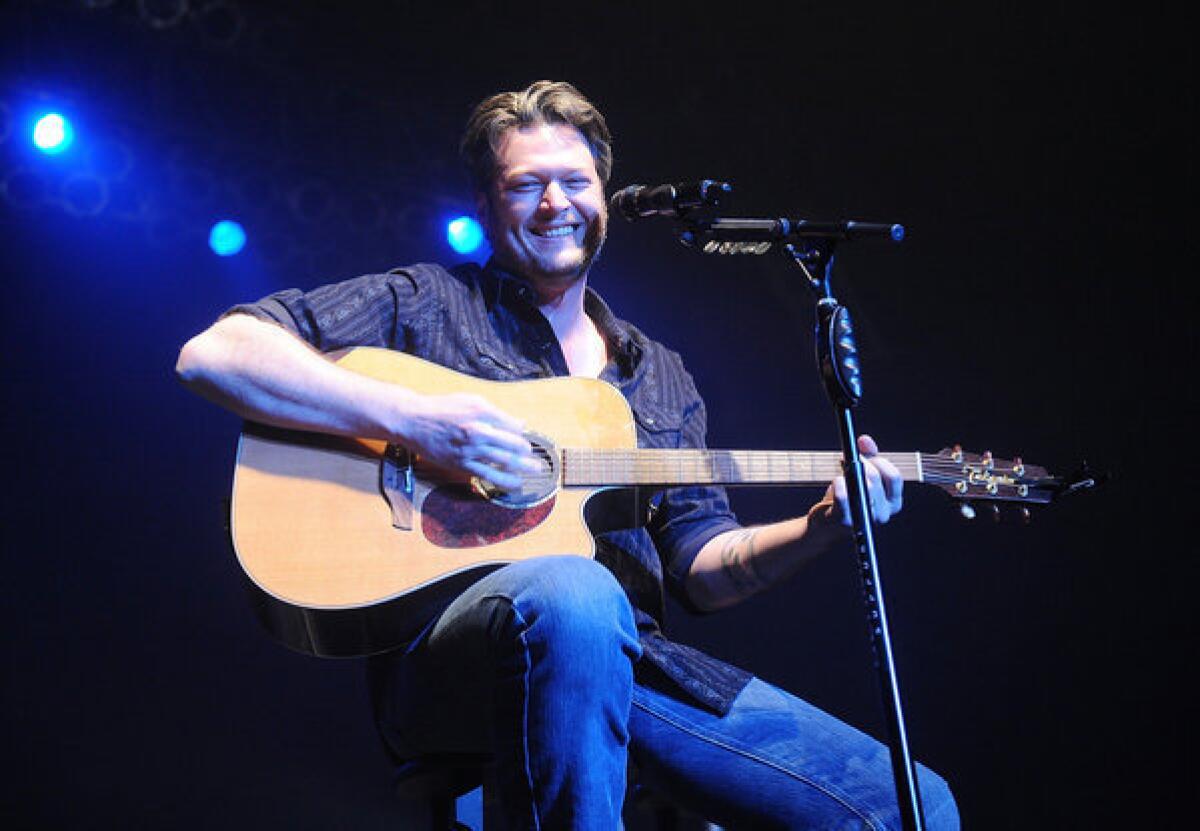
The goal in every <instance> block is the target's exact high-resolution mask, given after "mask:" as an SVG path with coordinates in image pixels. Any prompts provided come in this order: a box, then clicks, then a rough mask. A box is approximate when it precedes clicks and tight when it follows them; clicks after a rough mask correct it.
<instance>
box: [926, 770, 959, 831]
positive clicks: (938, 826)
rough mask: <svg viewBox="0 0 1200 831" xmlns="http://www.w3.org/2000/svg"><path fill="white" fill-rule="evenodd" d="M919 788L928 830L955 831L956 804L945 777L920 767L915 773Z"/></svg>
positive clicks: (956, 818) (957, 819)
mask: <svg viewBox="0 0 1200 831" xmlns="http://www.w3.org/2000/svg"><path fill="white" fill-rule="evenodd" d="M917 776H918V778H917V782H918V785H919V787H920V790H921V808H922V811H923V813H924V814H925V824H926V826H927V827H928V828H929V829H930V831H957V829H958V827H959V818H958V804H957V803H956V802H955V801H954V794H953V793H952V792H951V791H950V785H949V784H948V783H947V782H946V780H945V779H943V778H942V777H940V776H938V775H937V774H936V773H934V772H933V771H931V770H929V768H926V767H921V768H919V772H918V774H917Z"/></svg>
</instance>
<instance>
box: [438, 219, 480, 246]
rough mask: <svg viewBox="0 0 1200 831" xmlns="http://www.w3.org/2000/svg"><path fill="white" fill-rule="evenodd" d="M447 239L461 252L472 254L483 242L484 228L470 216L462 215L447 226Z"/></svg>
mask: <svg viewBox="0 0 1200 831" xmlns="http://www.w3.org/2000/svg"><path fill="white" fill-rule="evenodd" d="M446 241H447V242H449V243H450V247H451V248H453V249H454V250H455V251H457V252H458V253H459V254H470V253H471V252H472V251H474V250H475V249H477V248H478V247H479V246H480V245H482V244H483V228H481V227H479V223H478V222H476V221H475V220H474V219H472V218H471V217H469V216H460V217H458V218H457V219H453V220H451V221H450V224H449V225H447V226H446Z"/></svg>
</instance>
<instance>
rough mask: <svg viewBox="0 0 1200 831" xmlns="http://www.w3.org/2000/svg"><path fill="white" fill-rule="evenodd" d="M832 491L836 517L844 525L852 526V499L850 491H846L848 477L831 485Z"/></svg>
mask: <svg viewBox="0 0 1200 831" xmlns="http://www.w3.org/2000/svg"><path fill="white" fill-rule="evenodd" d="M830 490H832V491H833V502H834V511H835V512H836V517H837V519H838V521H839V522H841V523H842V525H850V524H851V520H850V497H849V491H848V490H847V489H846V477H844V476H839V477H837V478H836V479H834V480H833V482H832V483H831V484H830Z"/></svg>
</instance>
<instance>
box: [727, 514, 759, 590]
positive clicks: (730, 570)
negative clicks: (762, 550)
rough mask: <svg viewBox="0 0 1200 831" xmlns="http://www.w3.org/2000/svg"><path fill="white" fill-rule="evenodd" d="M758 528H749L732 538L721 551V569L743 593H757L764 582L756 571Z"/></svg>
mask: <svg viewBox="0 0 1200 831" xmlns="http://www.w3.org/2000/svg"><path fill="white" fill-rule="evenodd" d="M756 536H758V529H757V528H747V529H746V530H744V531H742V532H741V533H738V534H735V535H734V536H733V537H731V538H730V539H729V540H728V541H727V542H726V543H725V545H724V547H723V548H722V549H721V567H722V568H723V569H724V570H725V575H726V576H727V577H728V578H729V580H730V582H732V583H733V585H734V586H735V587H737V589H738V591H741V592H746V593H750V592H756V591H758V590H759V589H761V588H762V586H763V582H762V580H761V579H760V578H759V576H758V573H757V572H755V570H754V563H753V562H752V560H753V558H754V538H755V537H756Z"/></svg>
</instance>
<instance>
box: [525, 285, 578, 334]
mask: <svg viewBox="0 0 1200 831" xmlns="http://www.w3.org/2000/svg"><path fill="white" fill-rule="evenodd" d="M534 288H535V289H536V290H537V292H538V298H539V303H538V310H539V311H540V312H541V313H542V314H543V315H544V316H545V318H546V320H548V321H550V328H552V329H553V330H554V334H556V335H558V339H559V340H560V341H561V340H564V339H566V338H568V337H570V335H571V334H572V333H575V332H578V331H579V329H580V327H582V326H590V321H589V320H588V316H587V313H586V312H585V311H584V309H583V298H584V296H585V294H586V290H587V275H584V276H581V277H579V278H577V279H576V280H574V281H572V282H571V283H569V284H567V285H566V286H564V287H548V286H544V285H536V284H535V285H534Z"/></svg>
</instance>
